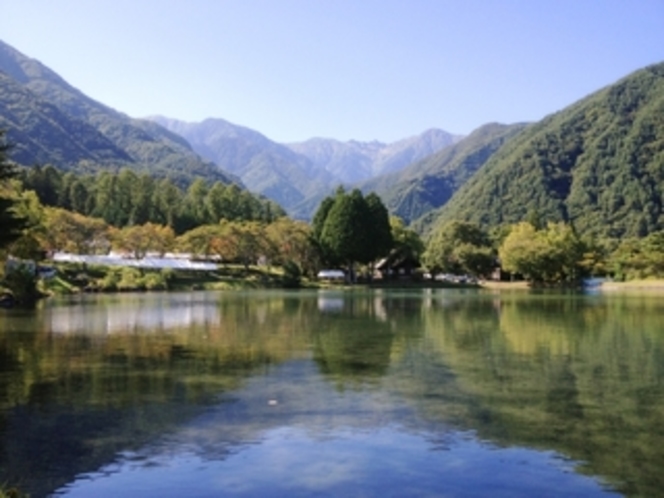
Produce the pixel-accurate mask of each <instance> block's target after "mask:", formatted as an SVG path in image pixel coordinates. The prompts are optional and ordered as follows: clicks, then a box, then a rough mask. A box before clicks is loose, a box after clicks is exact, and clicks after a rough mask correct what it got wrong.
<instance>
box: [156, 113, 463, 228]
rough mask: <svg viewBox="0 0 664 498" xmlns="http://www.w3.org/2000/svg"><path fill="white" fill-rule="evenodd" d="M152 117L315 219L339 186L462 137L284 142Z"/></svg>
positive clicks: (216, 122)
mask: <svg viewBox="0 0 664 498" xmlns="http://www.w3.org/2000/svg"><path fill="white" fill-rule="evenodd" d="M147 119H149V120H152V121H154V122H155V123H158V124H159V125H161V126H163V127H165V128H167V129H168V130H170V131H172V132H174V133H177V134H178V135H181V136H182V137H184V138H185V139H186V140H187V141H188V142H189V143H190V144H191V146H192V147H193V149H194V150H195V151H196V152H197V153H198V154H200V155H201V156H202V157H204V158H206V159H208V160H210V161H213V162H215V163H216V164H218V165H219V167H221V168H223V169H224V170H226V171H229V172H231V173H233V174H235V175H237V176H239V177H240V178H241V180H242V181H243V182H244V184H245V185H247V187H248V188H249V189H250V190H252V191H253V192H257V193H260V194H262V195H265V196H266V197H268V198H270V199H272V200H274V201H276V202H278V203H279V204H281V205H282V206H283V207H284V208H285V209H286V210H287V211H289V212H290V213H291V214H292V215H295V216H298V217H304V218H309V217H311V215H312V214H313V211H312V208H313V209H315V207H316V206H317V205H318V202H319V201H320V199H322V197H324V196H325V195H327V194H329V193H330V192H331V191H332V190H333V189H334V188H336V186H338V185H353V184H355V183H357V182H359V181H361V180H366V179H368V178H374V177H376V176H378V175H381V174H386V173H388V172H392V171H398V170H401V169H403V168H404V167H406V166H407V165H408V164H410V163H412V162H413V161H417V160H419V159H422V158H425V157H428V156H430V155H431V154H433V153H435V152H438V151H440V150H441V149H443V148H445V147H447V146H449V145H451V144H453V143H454V142H455V141H457V140H459V138H460V137H459V136H456V135H453V134H451V133H448V132H446V131H443V130H438V129H431V130H427V131H425V132H424V133H421V134H420V135H416V136H413V137H409V138H406V139H403V140H399V141H397V142H393V143H389V144H385V143H382V142H378V141H373V142H359V141H356V140H351V141H348V142H341V141H338V140H334V139H324V138H312V139H310V140H307V141H305V142H300V143H291V144H279V143H276V142H273V141H271V140H270V139H268V138H267V137H265V136H264V135H262V134H261V133H259V132H257V131H254V130H251V129H249V128H245V127H243V126H238V125H234V124H232V123H229V122H228V121H225V120H223V119H206V120H204V121H202V122H200V123H187V122H183V121H179V120H176V119H171V118H166V117H163V116H150V117H148V118H147Z"/></svg>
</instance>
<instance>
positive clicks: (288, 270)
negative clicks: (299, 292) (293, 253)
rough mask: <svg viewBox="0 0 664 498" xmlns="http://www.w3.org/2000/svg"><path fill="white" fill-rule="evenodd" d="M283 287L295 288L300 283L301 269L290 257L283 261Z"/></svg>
mask: <svg viewBox="0 0 664 498" xmlns="http://www.w3.org/2000/svg"><path fill="white" fill-rule="evenodd" d="M283 269H284V278H283V282H284V287H286V288H297V287H299V286H300V284H301V283H302V271H301V270H300V267H299V266H298V265H297V263H295V262H294V261H291V260H290V259H289V260H287V261H285V262H284V265H283Z"/></svg>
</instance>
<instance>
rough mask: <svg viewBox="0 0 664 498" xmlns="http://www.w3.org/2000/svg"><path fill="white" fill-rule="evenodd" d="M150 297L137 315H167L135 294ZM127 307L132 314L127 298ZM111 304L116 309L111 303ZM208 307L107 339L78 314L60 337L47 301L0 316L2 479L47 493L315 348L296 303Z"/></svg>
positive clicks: (134, 325)
mask: <svg viewBox="0 0 664 498" xmlns="http://www.w3.org/2000/svg"><path fill="white" fill-rule="evenodd" d="M144 298H146V299H147V301H148V303H146V302H145V301H144V302H142V303H140V302H139V303H135V304H134V305H133V308H132V309H142V308H146V309H145V310H144V311H141V312H140V313H137V314H134V315H132V316H134V317H140V316H156V315H160V316H165V315H163V313H161V312H159V310H158V311H157V312H155V313H151V312H150V310H149V309H147V308H149V303H151V302H152V301H151V300H150V297H149V296H141V297H136V296H134V297H133V299H137V300H139V301H140V300H141V299H144ZM169 298H170V299H173V296H170V297H169ZM217 298H218V296H217ZM120 299H122V297H121V298H120ZM199 299H200V297H199ZM120 304H121V305H120V306H119V307H118V308H119V309H120V310H122V309H123V308H124V306H122V304H126V303H120ZM153 304H154V303H153ZM199 304H200V303H199ZM199 304H195V305H194V307H196V306H199ZM314 305H315V303H314ZM102 306H108V308H109V309H110V312H111V313H113V309H112V308H113V305H110V304H108V303H106V304H105V305H102ZM205 307H206V308H207V309H209V310H210V311H209V312H205V313H203V315H204V316H205V317H206V319H205V320H189V319H188V318H187V319H186V320H184V321H182V320H177V321H175V323H165V324H163V326H161V325H159V326H156V328H146V327H145V326H144V325H145V323H146V322H145V321H144V320H137V321H135V322H131V321H125V322H123V323H125V325H124V326H123V327H120V328H114V329H113V334H101V335H100V334H98V333H97V332H96V331H94V330H90V329H86V328H79V327H77V324H78V323H79V322H77V321H71V322H67V323H70V324H71V325H72V327H73V329H64V330H61V329H58V332H60V333H58V334H52V333H50V331H51V330H52V329H51V324H52V323H54V322H53V321H52V320H51V317H52V316H53V314H50V313H49V310H48V309H43V310H38V311H37V312H35V313H33V314H30V315H29V316H28V315H26V316H25V317H17V319H15V320H13V321H12V320H11V319H10V318H12V317H11V316H10V315H8V314H5V315H2V316H0V358H2V359H3V360H4V361H3V362H2V366H1V367H0V368H1V369H2V370H3V375H2V376H1V377H0V396H1V397H0V410H2V411H0V428H2V429H0V430H1V431H2V432H0V437H2V441H1V447H2V448H3V449H4V450H6V451H3V452H1V453H0V469H2V470H1V472H0V482H11V483H18V484H21V481H25V480H26V476H29V477H30V478H29V482H25V483H23V484H24V485H25V486H22V489H25V490H26V491H29V492H31V493H32V494H33V495H34V496H40V495H44V494H46V493H47V492H50V491H52V490H53V489H55V488H56V487H57V486H61V485H62V484H64V483H65V482H67V481H69V480H71V479H72V478H73V476H74V475H75V474H77V473H80V472H83V471H86V469H87V470H95V469H97V468H99V467H100V466H101V465H102V464H104V463H108V462H110V461H111V460H112V459H113V458H114V455H115V453H116V452H117V451H118V450H121V449H122V450H126V449H131V448H137V447H139V446H141V445H143V444H144V443H145V442H146V441H148V440H150V439H152V438H154V437H156V436H159V435H161V434H162V433H163V432H167V431H168V430H169V428H172V427H174V426H176V425H178V424H180V423H182V422H183V421H184V420H186V419H188V418H190V417H192V416H193V415H194V414H195V413H198V412H199V411H200V410H201V409H202V407H203V406H206V405H207V404H209V403H210V402H214V401H217V399H218V396H219V395H220V394H221V393H224V392H228V391H232V390H235V389H238V388H239V386H240V384H241V383H242V382H243V380H244V379H246V378H247V377H248V376H250V375H253V374H255V373H256V372H262V371H264V370H265V369H266V368H268V366H269V365H273V364H276V363H279V362H283V361H284V360H286V359H289V358H292V355H293V352H295V354H297V352H298V351H301V352H303V351H306V348H307V347H308V343H309V341H308V338H307V335H306V333H304V330H302V329H301V326H304V325H305V323H302V322H306V321H307V319H306V316H305V313H301V310H300V309H299V308H300V307H299V306H294V303H293V302H292V299H291V300H290V301H289V300H288V299H281V300H279V299H277V300H271V301H268V300H266V301H265V302H261V303H257V305H256V306H251V305H247V304H246V299H244V300H241V299H240V300H236V301H233V302H230V303H227V302H226V301H222V302H221V303H219V302H217V299H215V300H213V301H210V302H209V303H206V304H205ZM76 309H79V310H81V311H83V312H85V311H86V310H85V308H80V307H77V306H72V307H70V309H68V311H67V314H75V311H76ZM174 309H176V310H178V309H179V306H175V307H174ZM90 311H92V310H90ZM116 311H117V310H116ZM103 313H105V314H108V313H107V311H103ZM56 314H57V313H56ZM92 314H93V315H94V314H95V313H92ZM59 316H63V315H62V314H60V315H59ZM95 316H96V315H95ZM192 316H193V315H192V314H189V315H188V317H192ZM215 316H216V317H217V318H216V319H211V318H214V317H215ZM222 317H223V318H222ZM59 323H61V324H62V323H65V322H62V321H61V322H59ZM114 323H119V322H117V321H116V322H114ZM266 323H269V324H270V326H269V327H266V326H265V324H266ZM183 324H184V325H183ZM284 342H287V343H288V346H289V347H288V348H285V347H284Z"/></svg>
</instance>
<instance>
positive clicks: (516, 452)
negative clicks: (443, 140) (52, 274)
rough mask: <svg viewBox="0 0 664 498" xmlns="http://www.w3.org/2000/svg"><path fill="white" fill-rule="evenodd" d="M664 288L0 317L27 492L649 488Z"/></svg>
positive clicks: (237, 301)
mask: <svg viewBox="0 0 664 498" xmlns="http://www.w3.org/2000/svg"><path fill="white" fill-rule="evenodd" d="M662 469H664V299H663V298H662V296H661V295H657V294H654V293H652V294H647V293H644V294H636V293H634V294H618V293H616V294H610V293H604V294H602V293H587V294H583V293H554V292H542V293H535V292H526V291H520V292H514V291H512V292H508V291H502V292H491V291H482V290H447V289H436V290H414V291H396V290H390V291H387V290H373V291H369V290H354V291H341V290H340V291H335V290H325V291H253V292H246V293H242V292H226V293H224V292H193V293H155V294H150V293H146V294H116V295H83V296H75V297H68V298H53V299H49V300H46V301H44V302H41V303H40V304H39V306H38V307H37V308H36V309H32V310H19V309H11V310H0V483H5V485H11V486H16V487H18V488H19V489H20V490H22V491H24V492H27V493H29V494H30V495H31V496H32V497H41V496H51V495H56V496H66V497H91V496H94V497H96V498H99V497H117V496H140V497H162V496H187V497H208V496H209V497H218V496H232V497H255V496H270V497H272V496H284V497H286V496H287V497H297V496H320V497H325V496H344V497H345V496H358V497H372V496H381V497H384V496H398V497H401V496H426V497H429V496H445V497H479V496H491V497H518V496H538V497H546V496H551V497H553V496H565V497H574V496H578V497H595V496H597V497H598V496H658V495H659V496H661V495H662V494H663V493H664V491H663V490H664V472H662Z"/></svg>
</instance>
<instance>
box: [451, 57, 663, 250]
mask: <svg viewBox="0 0 664 498" xmlns="http://www.w3.org/2000/svg"><path fill="white" fill-rule="evenodd" d="M663 205H664V63H660V64H656V65H652V66H649V67H647V68H644V69H642V70H640V71H636V72H635V73H633V74H631V75H629V76H627V77H626V78H623V79H621V80H620V81H618V82H617V83H615V84H613V85H611V86H608V87H606V88H604V89H602V90H599V91H597V92H595V93H593V94H592V95H590V96H588V97H586V98H584V99H582V100H580V101H578V102H576V103H575V104H573V105H571V106H569V107H567V108H565V109H563V110H562V111H560V112H557V113H555V114H552V115H550V116H548V117H546V118H545V119H543V120H542V121H540V122H538V123H536V124H534V125H531V126H529V127H527V128H526V129H525V130H524V131H523V132H522V133H520V134H518V135H517V136H515V137H514V138H513V139H512V140H510V141H508V142H507V143H506V144H505V145H504V146H503V147H502V148H501V149H500V150H498V151H497V152H496V154H494V155H493V156H492V157H491V158H490V159H489V160H488V161H487V163H486V164H485V165H484V167H483V168H482V169H481V170H480V171H479V172H478V173H477V174H476V175H475V176H473V177H472V178H471V179H470V180H469V181H468V182H466V184H465V185H464V186H463V187H462V188H461V189H460V190H459V192H458V193H457V194H456V195H455V196H454V197H453V198H452V199H451V200H450V202H449V203H447V204H446V205H445V206H443V208H442V209H441V211H440V216H439V218H438V223H443V222H446V221H450V220H468V221H474V222H478V223H481V224H482V225H485V226H496V225H499V224H503V223H514V222H517V221H520V220H523V219H525V218H526V217H527V216H528V215H529V213H536V214H537V215H538V216H539V217H540V218H541V219H542V220H545V221H546V220H550V221H555V220H563V221H568V222H571V223H573V225H574V227H575V228H576V229H577V230H578V231H579V232H580V233H582V234H594V235H597V236H602V237H609V238H623V237H629V236H644V235H647V234H649V233H651V232H653V231H658V230H663V229H664V210H663Z"/></svg>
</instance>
